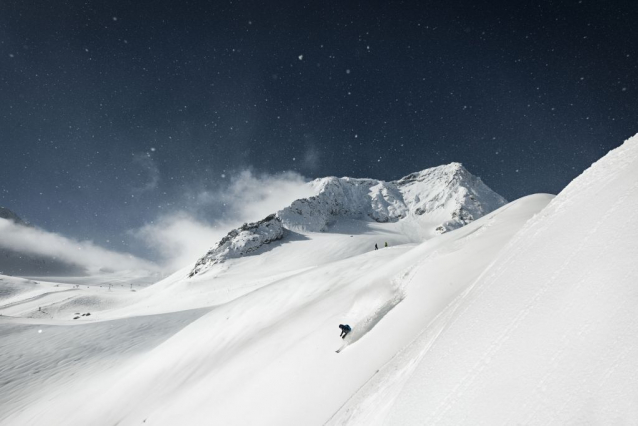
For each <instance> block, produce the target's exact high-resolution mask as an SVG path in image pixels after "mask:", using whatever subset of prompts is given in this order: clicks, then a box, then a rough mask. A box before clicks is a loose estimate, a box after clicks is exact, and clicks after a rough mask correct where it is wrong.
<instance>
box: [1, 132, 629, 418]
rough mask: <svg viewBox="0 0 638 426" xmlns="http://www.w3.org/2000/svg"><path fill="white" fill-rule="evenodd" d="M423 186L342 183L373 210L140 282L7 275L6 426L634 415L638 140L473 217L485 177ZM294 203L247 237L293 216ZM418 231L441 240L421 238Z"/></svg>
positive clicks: (344, 214) (228, 245)
mask: <svg viewBox="0 0 638 426" xmlns="http://www.w3.org/2000/svg"><path fill="white" fill-rule="evenodd" d="M420 179H421V180H420ZM427 180H429V177H428V174H427V173H422V174H417V175H416V176H411V177H407V178H404V179H402V180H400V181H397V182H395V183H392V185H393V186H392V187H391V186H390V185H389V184H387V185H381V187H379V188H378V191H377V190H372V189H371V188H373V187H375V185H370V186H362V185H359V187H358V189H353V188H354V187H355V186H356V185H353V183H352V182H349V183H348V182H346V183H343V182H342V183H341V184H340V185H343V186H344V188H347V189H346V191H353V192H355V193H356V194H359V195H361V194H364V193H365V194H367V195H365V197H364V196H363V195H361V196H360V197H359V195H356V197H358V198H357V200H359V201H357V203H359V204H356V205H357V206H358V207H360V208H362V209H364V210H362V212H363V214H360V213H358V212H356V211H352V212H350V211H349V209H347V208H346V209H345V210H342V209H341V207H339V206H338V205H337V206H336V207H335V205H332V207H325V206H324V207H325V208H324V207H322V206H323V204H318V205H317V209H316V210H315V209H312V210H309V211H308V212H310V211H312V212H317V213H318V215H317V216H319V217H320V218H319V219H317V221H316V222H315V218H314V216H312V217H313V219H312V220H311V221H310V222H309V223H311V224H317V223H321V221H322V220H323V219H326V220H327V222H325V223H327V224H328V227H327V228H326V230H325V231H324V232H309V231H307V230H305V231H304V230H303V229H305V228H303V226H301V227H300V228H296V231H295V230H294V229H284V230H283V233H284V238H281V239H275V240H273V241H271V242H269V243H268V244H264V245H259V247H258V249H257V250H255V251H252V252H251V254H252V255H250V256H235V257H233V256H228V257H225V258H224V260H223V262H211V264H210V265H208V266H207V267H206V268H205V270H202V272H201V273H198V274H196V275H194V276H192V277H190V278H189V277H188V275H189V272H190V271H191V270H192V268H185V269H184V270H182V271H179V272H177V273H175V274H173V275H172V276H170V277H167V278H166V279H164V280H162V281H161V282H159V283H157V284H155V285H153V286H150V287H148V288H145V289H142V290H139V291H137V292H131V291H123V290H124V289H120V291H119V292H118V293H117V294H110V292H108V291H107V290H106V289H103V290H102V292H100V291H99V289H96V288H91V289H85V288H80V289H78V288H76V289H73V288H71V286H67V287H65V286H64V284H59V286H58V287H55V291H54V290H53V289H51V288H50V287H45V286H43V285H42V284H34V283H28V285H29V288H28V290H25V291H22V292H20V291H17V290H16V286H18V285H20V283H18V282H15V281H12V282H11V289H10V290H7V296H6V297H5V298H4V300H0V314H2V315H7V316H0V334H2V338H1V339H0V350H2V351H3V353H6V354H8V356H6V357H5V358H3V359H6V360H7V361H4V362H5V363H6V365H5V364H3V365H2V367H3V368H0V424H2V425H5V424H6V425H14V424H47V425H63V424H91V425H110V424H120V425H138V424H148V425H173V424H223V425H246V424H264V425H300V424H303V425H324V424H329V425H340V424H360V425H374V424H384V423H388V424H519V423H520V424H547V423H557V424H580V423H585V424H592V423H593V424H600V423H614V422H616V423H621V424H622V423H625V424H634V423H636V422H637V421H638V412H636V406H635V401H636V400H638V395H637V394H636V386H635V383H636V379H638V377H637V374H636V371H637V370H636V367H635V362H634V361H633V360H634V359H636V357H637V356H638V353H637V350H638V341H637V340H636V336H638V329H637V327H638V322H636V321H635V315H634V313H633V312H634V311H635V309H634V304H635V303H638V294H637V293H636V290H635V288H636V287H635V281H636V273H637V269H636V262H635V259H636V258H638V256H637V255H638V253H637V252H636V247H637V245H636V244H635V241H637V240H638V230H637V229H636V224H635V221H634V220H633V215H632V212H633V211H634V210H635V209H636V208H637V207H638V205H637V203H638V139H634V140H631V141H628V142H627V143H626V144H625V145H624V146H623V148H621V149H619V150H617V151H614V152H612V153H611V154H610V155H608V156H607V157H605V158H604V159H602V160H601V161H600V162H599V163H597V164H596V165H595V166H594V167H592V169H590V170H589V171H587V172H586V173H585V174H584V175H583V176H581V177H580V178H578V179H577V180H576V181H574V182H573V183H572V184H571V185H570V186H569V187H568V188H566V189H565V191H564V192H563V193H561V194H560V196H559V197H557V198H556V199H554V200H553V201H552V199H553V196H551V195H544V194H537V195H532V196H528V197H524V198H522V199H519V200H516V201H514V202H511V203H509V204H507V205H505V206H503V207H500V208H498V209H497V210H495V211H492V212H491V213H488V214H485V215H484V216H483V217H481V218H479V219H477V218H476V217H474V214H475V213H474V211H473V210H472V209H473V208H474V209H477V211H478V212H481V211H484V210H480V209H486V207H485V205H488V204H489V202H488V201H484V198H485V195H483V196H481V195H480V192H479V189H478V188H477V187H474V188H473V189H472V190H469V189H468V190H467V192H465V193H463V191H461V190H460V189H459V190H458V191H450V196H447V195H444V196H440V197H437V196H434V195H432V197H428V196H425V195H423V196H421V195H418V194H417V192H418V191H417V187H416V185H420V184H422V183H423V184H424V185H425V182H426V181H427ZM459 180H461V179H460V178H459ZM434 181H435V182H437V180H436V179H435V180H434ZM319 183H320V182H319ZM333 183H334V182H333ZM333 183H331V184H329V185H328V186H332V185H333ZM439 183H440V188H449V187H452V186H453V179H450V180H446V179H442V180H440V181H439ZM334 185H337V184H336V183H334ZM366 185H367V184H366ZM362 187H363V188H364V189H361V188H362ZM428 187H431V185H430V184H428ZM463 187H465V188H467V187H466V186H463ZM384 188H385V189H386V190H387V191H386V192H385V193H384ZM393 188H395V189H396V191H395V190H394V189H393ZM439 192H440V191H439ZM320 194H321V192H320ZM370 194H372V196H369V195H370ZM376 194H380V195H379V197H380V198H378V197H377V198H375V195H376ZM417 195H418V200H417V199H416V198H417V197H416V196H417ZM326 197H327V198H326V200H329V199H330V197H329V196H327V195H326ZM352 197H355V195H353V196H352ZM366 197H368V198H366ZM472 198H474V200H473V199H472ZM320 199H322V198H321V197H317V198H315V199H314V200H315V201H313V199H309V200H311V201H312V202H316V200H320ZM347 199H348V200H351V199H352V198H347ZM374 200H376V201H374ZM446 200H447V201H446ZM459 200H461V201H459ZM364 201H365V202H364ZM399 201H400V202H399ZM475 201H478V203H480V204H474V205H472V203H473V202H475ZM462 202H464V203H465V204H464V206H463V208H464V209H465V210H466V211H467V212H468V214H469V215H472V216H473V219H474V220H473V221H471V222H470V223H468V224H467V225H465V226H463V227H460V228H457V229H455V230H451V231H450V232H445V233H443V234H440V235H437V232H432V226H434V225H437V224H438V225H440V224H443V223H444V222H445V221H448V220H451V219H458V220H459V221H462V220H463V216H465V215H464V214H463V213H462V212H461V211H460V210H459V211H460V213H457V215H456V217H452V214H453V213H454V211H456V210H457V208H459V204H460V203H462ZM367 203H369V204H367ZM375 203H376V204H375ZM327 205H330V204H329V203H328V202H327V201H326V206H327ZM368 205H369V206H371V207H370V208H369V210H367V209H368V207H366V206H368ZM373 205H374V206H373ZM435 205H438V206H441V205H443V206H444V207H439V208H435V207H434V206H435ZM342 207H343V206H342ZM420 208H421V209H423V214H418V212H417V209H420ZM346 210H348V211H346ZM371 211H375V212H377V213H379V212H381V213H384V212H387V215H388V220H387V221H383V216H378V217H377V218H376V219H375V217H372V216H370V215H369V213H370V212H371ZM324 213H326V214H324ZM381 213H379V214H381ZM295 214H296V213H295ZM401 215H403V217H402V218H399V217H400V216H401ZM283 216H284V215H283V214H282V215H278V216H277V217H278V218H279V220H280V221H281V222H278V221H277V217H275V218H271V219H269V220H268V221H266V222H264V223H262V224H259V223H257V224H252V225H249V226H247V228H246V229H245V230H244V231H249V229H248V228H250V229H253V228H255V229H257V230H258V229H259V228H260V226H265V225H266V224H267V223H271V224H272V226H274V227H277V225H276V223H280V224H281V225H283V226H284V227H285V226H286V225H285V224H286V218H285V217H283ZM292 217H293V218H295V217H296V218H297V219H299V218H303V217H304V215H303V214H299V215H298V216H292ZM309 217H310V216H309ZM321 218H323V219H321ZM390 218H392V219H390ZM397 218H399V219H398V220H397ZM377 219H381V221H377ZM468 222H469V220H468ZM288 223H292V222H288ZM298 223H301V222H298ZM455 223H457V224H458V223H459V222H458V221H457V222H455ZM420 225H423V226H424V227H427V232H425V233H424V235H430V233H431V235H432V236H431V237H429V238H425V237H423V236H421V235H419V236H416V237H415V235H414V233H415V232H416V231H415V230H416V229H418V227H419V226H420ZM313 226H314V225H313ZM266 228H267V226H266ZM291 228H292V225H291ZM434 229H436V227H435V228H434ZM258 234H259V235H265V236H269V235H277V234H278V232H271V231H270V230H268V229H262V230H261V231H258ZM252 235H253V233H251V232H248V234H246V235H244V236H241V232H237V234H236V235H234V236H233V237H232V238H230V239H228V240H227V241H226V242H224V243H223V244H219V245H218V248H219V250H218V252H217V253H216V254H219V255H220V256H222V257H223V253H226V252H227V251H228V252H229V253H230V252H231V251H233V250H243V248H244V247H246V245H245V244H239V245H237V246H233V241H235V238H239V239H238V240H237V241H239V240H245V241H247V242H249V243H250V244H253V243H256V242H258V241H255V240H254V239H253V238H252ZM265 238H266V237H265ZM267 238H269V237H267ZM386 241H387V242H388V243H389V247H388V248H383V242H386ZM375 243H379V246H380V247H381V249H379V250H374V244H375ZM257 245H258V244H257ZM254 246H255V245H253V247H254ZM213 257H214V256H213ZM0 278H4V277H0ZM0 288H2V282H0ZM7 288H9V287H7ZM45 290H46V291H47V292H48V293H47V294H46V295H44V296H42V298H40V299H37V297H39V296H38V294H39V293H38V292H40V293H41V292H43V291H45ZM0 299H1V297H0ZM40 300H42V301H45V302H46V304H45V305H44V306H43V309H45V310H46V311H47V312H50V313H51V314H50V317H47V318H41V317H39V316H38V314H37V312H38V311H37V304H38V303H39V301H40ZM89 308H90V309H91V312H92V315H91V316H90V317H88V318H87V317H83V318H80V319H78V320H72V319H71V318H70V315H71V314H72V313H74V312H85V311H86V310H88V309H89ZM195 308H201V309H198V310H194V309H195ZM72 309H75V310H72ZM150 314H153V315H150ZM51 317H52V319H50V318H51ZM78 323H79V324H78ZM343 323H347V324H350V325H351V326H352V329H353V331H352V333H350V334H349V335H348V337H347V338H346V339H345V340H342V339H340V337H339V329H338V327H337V326H338V324H343ZM75 329H77V331H76V330H75ZM76 336H81V339H82V344H78V340H77V339H76ZM38 339H41V342H39V340H38ZM67 348H72V352H70V353H69V352H68V351H67ZM111 348H121V351H120V350H119V349H118V350H113V349H111ZM337 349H343V350H342V351H341V352H340V353H338V354H337V353H335V350H337ZM64 351H66V352H64ZM61 352H63V353H68V354H69V359H70V360H71V361H66V359H61V357H60V355H59V354H60V353H61ZM101 353H108V354H110V355H111V356H113V357H116V361H113V360H110V359H105V358H104V357H102V356H100V355H99V354H101ZM24 366H33V367H34V370H35V371H37V373H35V374H34V373H33V371H30V369H29V367H24ZM85 401H91V402H92V403H91V404H86V403H82V402H85Z"/></svg>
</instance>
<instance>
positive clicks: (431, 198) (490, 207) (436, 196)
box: [393, 163, 507, 233]
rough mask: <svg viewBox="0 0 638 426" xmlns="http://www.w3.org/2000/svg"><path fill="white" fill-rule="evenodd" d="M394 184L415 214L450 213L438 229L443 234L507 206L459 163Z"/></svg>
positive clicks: (412, 175)
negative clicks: (438, 211) (440, 211)
mask: <svg viewBox="0 0 638 426" xmlns="http://www.w3.org/2000/svg"><path fill="white" fill-rule="evenodd" d="M393 184H395V185H396V186H397V187H398V188H399V190H400V191H401V193H402V195H403V198H404V200H405V203H406V205H407V206H409V208H410V212H411V213H413V214H414V215H417V216H421V215H428V214H431V213H434V212H436V211H437V210H443V211H445V212H446V213H448V212H449V214H450V218H449V220H446V221H444V222H443V223H442V224H441V225H439V226H438V227H437V231H438V232H440V233H443V232H447V231H451V230H453V229H457V228H460V227H461V226H464V225H467V224H468V223H471V222H472V221H474V220H476V219H478V218H480V217H483V216H485V215H486V214H488V213H490V212H492V211H494V210H496V209H497V208H499V207H501V206H504V205H505V204H506V203H507V200H505V198H503V197H501V196H500V195H498V194H497V193H496V192H494V191H492V190H491V189H490V188H489V187H488V186H487V185H485V184H484V183H483V181H482V180H481V178H479V177H476V176H474V175H472V174H471V173H470V172H468V171H467V169H465V167H463V166H462V165H461V164H460V163H451V164H449V165H446V166H440V167H434V168H431V169H427V170H423V171H422V172H418V173H413V174H411V175H408V176H406V177H404V178H402V179H399V180H398V181H395V182H393Z"/></svg>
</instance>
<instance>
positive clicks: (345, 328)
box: [339, 324, 352, 339]
mask: <svg viewBox="0 0 638 426" xmlns="http://www.w3.org/2000/svg"><path fill="white" fill-rule="evenodd" d="M339 328H340V329H341V335H340V336H339V337H341V338H342V339H345V338H346V336H347V335H348V333H350V332H351V331H352V328H350V326H349V325H348V324H339Z"/></svg>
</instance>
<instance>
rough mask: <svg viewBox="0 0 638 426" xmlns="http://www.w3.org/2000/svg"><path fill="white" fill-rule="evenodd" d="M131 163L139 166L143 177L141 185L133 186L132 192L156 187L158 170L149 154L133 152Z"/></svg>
mask: <svg viewBox="0 0 638 426" xmlns="http://www.w3.org/2000/svg"><path fill="white" fill-rule="evenodd" d="M133 163H134V164H135V165H137V166H138V167H140V169H141V174H142V175H143V178H144V179H145V182H144V183H143V184H142V185H140V186H136V187H134V188H133V192H134V193H137V194H139V193H142V192H146V191H151V190H153V189H155V188H157V184H158V183H159V181H160V171H159V167H157V164H156V163H155V160H154V159H153V157H152V156H151V154H150V153H144V154H135V155H134V156H133Z"/></svg>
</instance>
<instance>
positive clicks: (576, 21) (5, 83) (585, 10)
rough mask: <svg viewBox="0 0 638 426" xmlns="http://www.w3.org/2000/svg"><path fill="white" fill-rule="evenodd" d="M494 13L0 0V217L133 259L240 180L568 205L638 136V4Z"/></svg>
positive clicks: (523, 7)
mask: <svg viewBox="0 0 638 426" xmlns="http://www.w3.org/2000/svg"><path fill="white" fill-rule="evenodd" d="M481 3H482V2H476V1H467V2H428V1H414V2H409V1H408V2H400V1H396V2H395V1H392V2H369V1H366V2H349V1H339V2H334V1H312V2H311V1H299V0H295V1H263V2H255V1H232V2H222V1H214V2H213V1H210V2H206V1H161V0H160V1H153V2H150V1H144V0H141V1H136V2H129V1H126V2H124V1H108V2H103V1H100V2H98V1H93V0H89V1H74V0H70V1H60V2H58V1H55V2H41V1H30V0H25V1H19V2H18V1H15V2H13V1H12V2H8V1H5V2H1V3H0V100H1V101H0V145H1V151H0V205H3V206H6V207H8V208H10V209H12V210H14V211H16V212H17V213H18V214H19V215H21V216H23V217H26V218H28V219H29V220H30V221H32V222H34V223H35V224H37V225H40V226H42V227H44V228H46V229H48V230H52V231H57V232H62V233H64V234H67V235H71V236H74V237H77V238H94V239H95V240H96V242H98V243H100V244H105V245H107V244H106V243H105V241H106V239H111V240H113V241H111V243H110V244H111V245H112V246H113V247H114V248H122V247H123V246H125V245H126V240H127V237H121V236H122V235H123V234H124V233H125V232H126V230H129V229H134V228H137V227H139V226H141V225H143V224H144V223H145V222H147V221H150V220H153V219H155V218H156V217H157V216H158V215H160V214H161V213H162V212H166V211H170V210H171V209H177V208H182V207H184V205H186V204H187V202H186V201H185V197H186V196H187V195H185V194H188V193H190V192H192V191H193V190H194V189H195V188H213V189H219V188H223V187H224V185H226V184H227V181H228V178H229V176H232V175H233V173H235V172H237V171H239V170H242V169H245V168H252V169H253V170H254V171H255V172H256V173H278V172H282V171H285V170H293V171H297V172H299V173H301V174H303V175H304V176H306V177H308V178H315V177H321V176H326V175H338V176H344V175H348V176H354V177H374V178H380V179H386V180H390V179H396V178H399V177H401V176H403V175H406V174H408V173H410V172H413V171H417V170H421V169H424V168H427V167H432V166H436V165H440V164H443V163H449V162H451V161H459V162H462V163H463V164H464V165H465V166H466V167H467V168H468V170H470V172H472V173H474V174H476V175H478V176H481V177H482V178H483V180H484V181H485V182H486V183H487V184H488V185H489V186H490V187H492V188H493V189H494V190H495V191H497V192H499V193H500V194H502V195H503V196H505V197H506V198H508V199H515V198H518V197H521V196H523V195H527V194H530V193H536V192H551V193H557V192H559V191H560V190H561V189H562V188H563V187H564V186H565V185H566V184H567V183H569V181H570V180H571V179H573V178H574V177H576V176H577V175H578V174H580V173H581V172H582V171H583V170H584V169H585V168H587V167H588V166H589V165H590V164H591V163H592V162H593V161H595V160H597V159H598V158H600V157H601V156H602V155H604V154H605V153H606V152H607V151H608V150H610V149H612V148H614V147H616V146H618V145H620V144H621V143H622V142H623V141H624V140H625V139H626V138H628V137H629V136H631V135H633V134H634V133H636V132H638V125H637V123H638V121H637V120H636V118H637V115H638V30H637V29H636V28H637V27H638V25H637V24H636V22H635V17H636V16H637V13H636V12H638V7H637V6H635V3H634V2H600V1H593V0H582V1H578V0H576V1H558V2H524V1H521V2H518V1H517V2H512V1H492V2H485V3H484V4H481ZM222 175H225V176H226V177H225V178H224V177H222ZM222 211H223V206H219V207H218V208H217V209H212V210H210V211H209V212H208V213H205V214H208V215H209V216H210V217H209V219H213V217H214V216H215V215H218V214H220V213H222ZM122 241H124V242H122Z"/></svg>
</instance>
